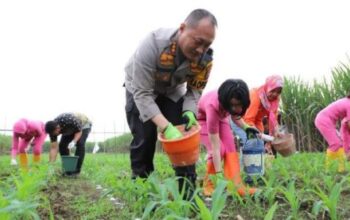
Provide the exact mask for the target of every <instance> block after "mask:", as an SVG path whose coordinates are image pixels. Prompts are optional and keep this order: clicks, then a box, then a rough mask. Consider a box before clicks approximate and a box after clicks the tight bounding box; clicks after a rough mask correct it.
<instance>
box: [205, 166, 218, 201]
mask: <svg viewBox="0 0 350 220" xmlns="http://www.w3.org/2000/svg"><path fill="white" fill-rule="evenodd" d="M210 175H215V168H214V163H213V161H211V160H210V161H208V162H207V171H206V173H205V177H204V181H203V193H204V195H205V196H211V194H213V192H214V189H215V187H214V183H213V182H212V181H211V180H210Z"/></svg>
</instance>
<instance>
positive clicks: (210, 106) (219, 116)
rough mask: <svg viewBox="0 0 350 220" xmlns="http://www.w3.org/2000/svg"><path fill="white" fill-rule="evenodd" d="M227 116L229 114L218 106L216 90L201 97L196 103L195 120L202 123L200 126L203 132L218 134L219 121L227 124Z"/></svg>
mask: <svg viewBox="0 0 350 220" xmlns="http://www.w3.org/2000/svg"><path fill="white" fill-rule="evenodd" d="M229 116H230V114H229V113H228V112H227V111H225V110H224V109H223V108H222V107H221V106H220V103H219V97H218V91H217V90H214V91H210V92H208V93H206V94H204V95H202V97H201V98H200V100H199V102H198V114H197V118H198V121H199V122H202V123H201V125H204V127H203V126H202V130H203V131H206V132H208V133H210V134H217V133H219V123H220V121H225V120H227V123H228V119H229ZM203 122H206V123H203Z"/></svg>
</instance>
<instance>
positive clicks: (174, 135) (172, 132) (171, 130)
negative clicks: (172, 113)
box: [164, 123, 182, 140]
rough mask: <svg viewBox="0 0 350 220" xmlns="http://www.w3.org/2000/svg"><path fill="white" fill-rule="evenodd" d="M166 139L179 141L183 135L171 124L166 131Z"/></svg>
mask: <svg viewBox="0 0 350 220" xmlns="http://www.w3.org/2000/svg"><path fill="white" fill-rule="evenodd" d="M164 137H165V139H168V140H173V139H178V138H181V137H182V133H181V132H180V131H179V129H177V128H176V127H175V126H174V125H173V124H171V123H169V124H168V126H167V127H166V128H165V130H164Z"/></svg>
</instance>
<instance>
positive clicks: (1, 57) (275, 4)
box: [0, 0, 350, 141]
mask: <svg viewBox="0 0 350 220" xmlns="http://www.w3.org/2000/svg"><path fill="white" fill-rule="evenodd" d="M196 8H204V9H207V10H209V11H211V12H212V13H213V14H214V15H215V16H216V18H217V20H218V29H217V35H216V39H215V41H214V43H213V44H212V48H213V49H214V66H213V69H212V72H211V76H210V79H209V83H208V85H207V87H206V89H205V91H204V92H206V91H209V90H212V89H215V88H217V87H219V85H220V84H221V83H222V82H223V81H224V80H225V79H228V78H241V79H243V80H245V81H246V82H247V83H248V86H249V87H256V86H259V85H261V84H263V82H264V80H265V78H266V77H267V76H268V75H271V74H280V75H283V76H288V77H292V76H300V77H301V78H302V79H304V80H305V81H310V82H311V80H313V79H318V80H321V79H323V77H326V78H329V77H330V75H331V70H332V68H334V67H336V66H337V65H339V63H340V62H349V58H348V55H349V52H350V40H349V39H350V29H349V21H350V13H349V12H348V9H349V8H350V1H346V0H344V1H340V0H329V1H324V0H290V1H284V0H245V1H237V0H232V1H214V0H213V1H209V0H201V1H199V0H177V1H171V2H170V1H169V2H167V1H161V0H148V1H141V0H140V1H136V0H128V1H91V0H60V1H49V0H42V1H38V0H32V1H17V0H12V1H0V77H1V78H0V94H1V100H2V101H1V105H0V129H11V128H12V125H13V123H14V122H15V121H16V120H18V119H19V118H22V117H25V118H28V119H32V120H42V121H44V122H45V121H47V120H52V119H54V118H55V117H56V116H58V115H59V114H60V113H63V112H82V113H85V114H86V115H87V116H88V117H90V118H91V119H92V121H93V123H94V126H93V131H94V132H96V134H92V135H90V138H89V140H90V141H94V140H101V139H103V138H106V137H109V136H110V135H111V134H109V133H107V132H112V133H114V134H120V133H123V132H127V131H128V126H127V123H126V118H125V112H124V106H125V89H124V88H123V87H122V84H123V82H124V76H125V73H124V66H125V64H126V62H127V60H128V59H129V58H130V56H131V55H132V54H133V52H134V51H135V49H136V48H137V46H138V44H139V42H140V41H141V40H142V39H143V38H144V37H145V36H146V35H147V34H148V33H149V32H151V31H152V30H155V29H157V28H160V27H170V28H171V27H173V28H177V27H179V26H180V24H181V22H183V21H184V19H185V18H186V16H187V15H188V14H189V13H190V12H191V11H192V10H193V9H196ZM100 132H102V133H100ZM0 133H1V132H0Z"/></svg>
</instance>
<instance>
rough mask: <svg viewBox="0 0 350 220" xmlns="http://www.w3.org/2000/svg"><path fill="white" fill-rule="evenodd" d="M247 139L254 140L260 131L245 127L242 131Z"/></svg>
mask: <svg viewBox="0 0 350 220" xmlns="http://www.w3.org/2000/svg"><path fill="white" fill-rule="evenodd" d="M244 131H245V133H246V134H247V138H248V139H252V138H256V137H257V135H258V134H259V133H260V131H259V130H258V129H257V128H255V127H250V126H247V127H245V129H244Z"/></svg>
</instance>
